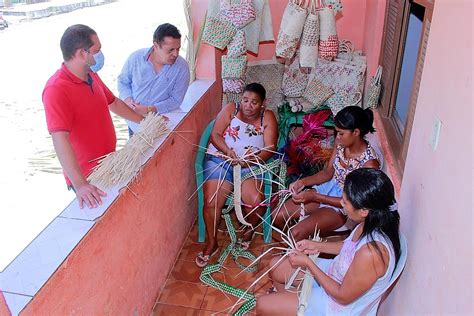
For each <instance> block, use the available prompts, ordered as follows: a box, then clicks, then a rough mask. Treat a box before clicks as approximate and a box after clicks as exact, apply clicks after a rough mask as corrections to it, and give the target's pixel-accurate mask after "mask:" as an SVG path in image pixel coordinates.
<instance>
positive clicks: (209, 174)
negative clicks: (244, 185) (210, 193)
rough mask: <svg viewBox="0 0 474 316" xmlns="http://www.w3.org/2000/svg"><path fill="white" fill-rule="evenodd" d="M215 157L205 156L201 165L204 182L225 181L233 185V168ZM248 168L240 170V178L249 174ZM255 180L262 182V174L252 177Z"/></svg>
mask: <svg viewBox="0 0 474 316" xmlns="http://www.w3.org/2000/svg"><path fill="white" fill-rule="evenodd" d="M224 161H225V160H224V159H222V158H219V157H216V156H212V155H206V157H205V158H204V164H203V169H204V170H203V173H204V182H205V181H208V180H225V181H227V182H230V183H232V184H234V168H233V167H232V165H231V164H230V163H228V162H224ZM251 172H252V171H251V169H250V168H242V171H241V173H240V174H241V176H242V177H244V176H245V175H247V174H249V173H251ZM253 178H254V179H257V180H263V174H257V175H255V176H254V177H253Z"/></svg>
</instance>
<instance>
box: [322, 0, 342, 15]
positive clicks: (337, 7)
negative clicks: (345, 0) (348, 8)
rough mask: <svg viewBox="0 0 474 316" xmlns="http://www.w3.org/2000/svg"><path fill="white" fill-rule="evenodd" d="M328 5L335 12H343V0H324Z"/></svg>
mask: <svg viewBox="0 0 474 316" xmlns="http://www.w3.org/2000/svg"><path fill="white" fill-rule="evenodd" d="M324 2H326V5H327V6H328V7H330V8H331V9H332V10H333V11H334V13H338V12H342V3H341V0H324Z"/></svg>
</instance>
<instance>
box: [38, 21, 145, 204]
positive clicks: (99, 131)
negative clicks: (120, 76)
mask: <svg viewBox="0 0 474 316" xmlns="http://www.w3.org/2000/svg"><path fill="white" fill-rule="evenodd" d="M60 46H61V51H62V54H63V58H64V63H63V64H62V65H61V68H60V69H59V70H58V71H57V72H56V73H55V74H54V75H53V76H52V77H51V78H50V79H49V80H48V82H47V83H46V86H45V88H44V90H43V103H44V108H45V113H46V121H47V125H48V131H49V132H50V134H51V137H52V139H53V144H54V149H55V150H56V154H57V156H58V158H59V161H60V162H61V166H62V168H63V172H64V175H65V178H66V182H67V184H68V186H69V187H71V188H72V189H73V190H74V191H75V192H76V196H77V200H78V201H79V206H80V207H81V208H82V207H83V205H84V203H85V204H86V205H87V206H88V207H89V208H94V207H97V205H98V204H101V203H102V199H101V196H105V195H106V193H105V192H103V191H102V190H100V189H99V188H97V187H96V186H94V185H92V184H90V183H89V182H88V181H87V176H88V175H89V174H90V173H91V171H92V169H93V168H94V167H95V166H96V164H97V160H98V159H99V158H101V157H102V156H104V155H107V154H109V153H111V152H113V151H114V150H115V145H116V141H117V139H116V136H115V129H114V125H113V123H112V118H111V116H110V112H109V110H110V111H112V112H114V113H115V114H117V115H119V116H121V117H123V118H125V119H128V120H131V121H133V122H137V123H138V122H140V121H141V120H142V119H143V117H142V116H141V115H139V114H137V113H135V112H134V111H133V110H132V109H130V108H129V107H128V106H127V105H126V104H125V103H124V102H123V101H122V100H120V99H118V98H116V97H115V96H114V95H113V94H112V92H111V91H110V90H109V89H108V88H107V87H106V86H105V84H104V83H103V82H102V80H101V79H100V78H99V76H98V75H97V73H95V72H93V71H91V68H93V69H94V70H95V71H98V69H99V68H100V67H101V66H102V63H103V55H102V53H101V51H100V50H101V44H100V41H99V37H98V36H97V33H96V32H95V31H94V30H93V29H91V28H90V27H88V26H86V25H80V24H77V25H73V26H70V27H68V28H67V29H66V31H65V32H64V34H63V36H62V38H61V42H60Z"/></svg>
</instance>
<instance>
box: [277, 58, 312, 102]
mask: <svg viewBox="0 0 474 316" xmlns="http://www.w3.org/2000/svg"><path fill="white" fill-rule="evenodd" d="M308 78H309V75H308V74H306V73H304V72H302V71H301V70H300V67H299V56H298V54H297V55H296V57H295V58H294V59H293V61H292V62H291V64H290V65H289V66H287V67H286V68H285V72H284V73H283V80H282V82H281V90H282V92H283V94H284V95H285V96H287V97H292V98H298V97H301V96H302V95H303V92H304V91H305V89H306V85H307V84H308Z"/></svg>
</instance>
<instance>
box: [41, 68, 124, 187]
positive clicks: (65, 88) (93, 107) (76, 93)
mask: <svg viewBox="0 0 474 316" xmlns="http://www.w3.org/2000/svg"><path fill="white" fill-rule="evenodd" d="M89 79H90V80H89V82H86V81H83V80H81V79H79V78H78V77H77V76H76V75H74V74H73V73H72V72H70V71H69V70H68V69H67V68H66V66H65V65H64V64H62V66H61V69H59V70H58V71H57V72H56V73H55V74H54V75H53V76H52V77H51V78H50V79H49V80H48V82H47V83H46V86H45V88H44V90H43V104H44V110H45V113H46V122H47V125H48V131H49V133H50V134H51V133H54V132H59V131H65V132H69V137H70V140H71V145H72V149H73V150H74V153H75V155H76V159H77V161H78V163H79V166H80V167H81V171H82V174H83V175H84V176H86V177H87V176H88V175H89V173H90V172H91V170H92V168H94V167H95V166H96V165H97V160H96V159H97V158H100V157H102V156H104V155H106V154H108V153H110V152H113V151H114V150H115V145H116V142H117V138H116V136H115V129H114V125H113V123H112V118H111V116H110V112H109V107H108V105H109V104H111V103H112V102H114V101H115V96H114V95H113V93H112V92H111V91H110V90H109V89H108V88H107V87H106V86H105V84H104V83H103V82H102V80H100V78H99V76H98V75H97V74H96V73H93V72H90V78H89ZM65 177H66V182H67V183H68V185H70V184H71V181H70V180H69V179H68V177H67V176H66V175H65Z"/></svg>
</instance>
